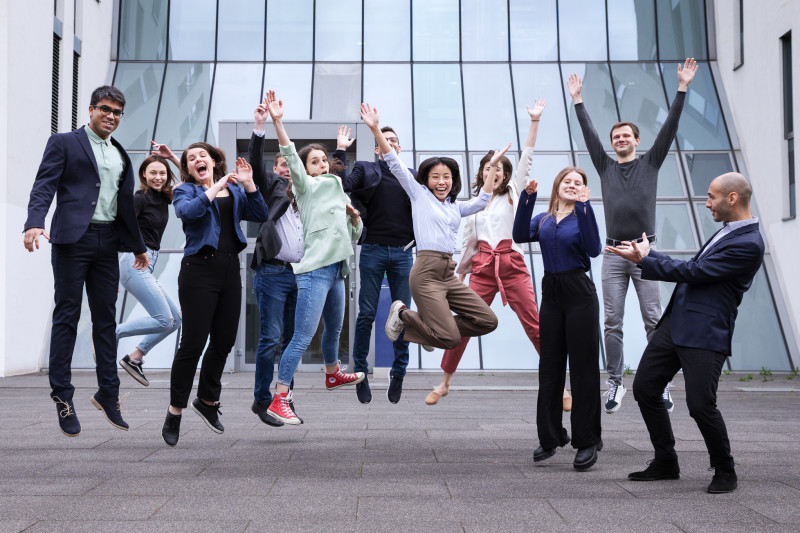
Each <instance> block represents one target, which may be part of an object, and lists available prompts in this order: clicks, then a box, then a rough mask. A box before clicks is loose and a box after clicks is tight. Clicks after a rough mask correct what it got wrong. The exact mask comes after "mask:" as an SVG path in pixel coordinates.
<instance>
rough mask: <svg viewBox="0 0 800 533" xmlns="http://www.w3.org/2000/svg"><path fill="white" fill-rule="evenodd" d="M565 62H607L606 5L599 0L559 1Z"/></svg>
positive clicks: (560, 34) (559, 25)
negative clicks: (598, 0)
mask: <svg viewBox="0 0 800 533" xmlns="http://www.w3.org/2000/svg"><path fill="white" fill-rule="evenodd" d="M558 12H559V13H560V14H563V15H561V16H559V17H558V34H559V36H560V39H559V45H560V47H561V49H560V54H561V61H603V60H606V59H608V55H607V54H606V46H605V44H606V25H605V20H606V6H605V2H597V1H596V0H559V2H558Z"/></svg>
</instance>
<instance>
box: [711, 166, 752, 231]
mask: <svg viewBox="0 0 800 533" xmlns="http://www.w3.org/2000/svg"><path fill="white" fill-rule="evenodd" d="M752 195H753V188H752V187H751V186H750V182H748V181H747V178H745V177H744V176H742V175H741V174H739V173H738V172H728V173H727V174H723V175H722V176H718V177H716V178H714V181H712V182H711V185H709V187H708V200H707V201H706V207H707V208H709V209H710V210H711V214H712V216H713V217H714V220H716V221H717V222H733V221H735V220H746V219H749V218H752V215H751V214H750V197H751V196H752Z"/></svg>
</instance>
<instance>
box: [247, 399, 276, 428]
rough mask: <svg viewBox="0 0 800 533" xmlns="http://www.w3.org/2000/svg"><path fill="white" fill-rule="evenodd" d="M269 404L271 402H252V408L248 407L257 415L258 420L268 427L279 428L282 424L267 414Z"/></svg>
mask: <svg viewBox="0 0 800 533" xmlns="http://www.w3.org/2000/svg"><path fill="white" fill-rule="evenodd" d="M271 403H272V400H270V401H268V402H267V403H258V402H257V401H254V402H253V406H252V407H250V409H251V410H252V411H253V412H254V413H255V414H257V415H258V418H260V419H261V421H262V422H264V423H265V424H267V425H268V426H273V427H276V428H279V427H281V426H282V425H283V422H281V421H280V420H278V419H276V418H273V417H271V416H269V415H268V414H267V409H269V404H271Z"/></svg>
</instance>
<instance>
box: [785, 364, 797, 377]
mask: <svg viewBox="0 0 800 533" xmlns="http://www.w3.org/2000/svg"><path fill="white" fill-rule="evenodd" d="M798 374H800V368H797V367H795V368H794V370H792V371H791V372H789V375H788V376H786V379H794V378H796V377H797V376H798Z"/></svg>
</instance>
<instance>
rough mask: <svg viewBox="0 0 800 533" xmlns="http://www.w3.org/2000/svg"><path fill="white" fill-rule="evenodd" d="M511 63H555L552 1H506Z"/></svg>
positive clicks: (555, 43) (554, 17) (553, 8)
mask: <svg viewBox="0 0 800 533" xmlns="http://www.w3.org/2000/svg"><path fill="white" fill-rule="evenodd" d="M509 4H510V8H511V11H510V14H509V22H510V25H511V59H512V61H558V25H557V24H556V0H540V1H539V2H531V1H530V0H510V2H509Z"/></svg>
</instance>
